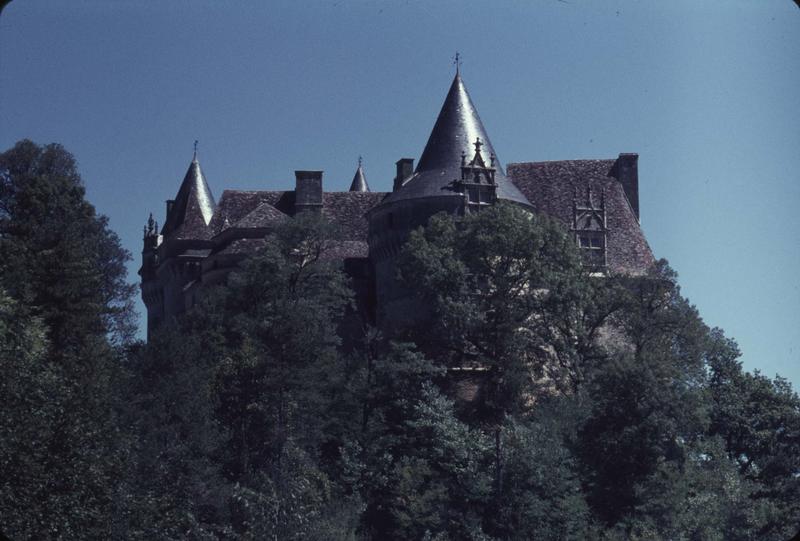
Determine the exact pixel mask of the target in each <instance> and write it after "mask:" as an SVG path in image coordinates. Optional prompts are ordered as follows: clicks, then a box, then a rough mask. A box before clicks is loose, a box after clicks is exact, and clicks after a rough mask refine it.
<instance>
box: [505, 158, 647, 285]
mask: <svg viewBox="0 0 800 541" xmlns="http://www.w3.org/2000/svg"><path fill="white" fill-rule="evenodd" d="M615 163H616V160H566V161H553V162H527V163H510V164H508V176H509V177H510V178H511V179H512V180H513V181H514V183H515V184H516V185H517V187H519V189H520V190H521V191H522V193H524V194H525V196H526V197H527V198H528V200H529V201H530V202H531V204H532V205H533V207H534V209H536V210H537V211H539V212H542V213H544V214H547V215H549V216H551V217H553V218H555V219H557V220H559V221H560V222H563V223H564V224H565V225H567V227H571V226H572V223H573V207H572V205H573V199H574V198H575V190H576V189H577V191H578V202H579V203H582V202H583V201H584V199H585V194H586V190H587V188H589V187H591V189H592V192H593V193H594V194H595V197H596V199H595V201H599V196H600V193H601V192H603V191H604V193H605V202H606V220H607V226H608V241H607V258H608V266H609V268H610V269H611V270H614V271H618V272H626V273H631V274H642V273H644V272H645V271H646V270H647V269H648V268H649V267H650V265H652V263H653V261H654V257H653V253H652V251H651V250H650V246H649V245H648V244H647V240H646V239H645V237H644V233H643V232H642V229H641V227H640V226H639V221H638V220H637V219H636V215H635V213H634V211H633V209H632V208H631V204H630V202H629V201H628V197H627V196H626V195H625V191H624V189H623V187H622V184H621V183H620V182H619V181H618V180H617V179H616V178H614V177H613V176H612V173H613V168H614V164H615Z"/></svg>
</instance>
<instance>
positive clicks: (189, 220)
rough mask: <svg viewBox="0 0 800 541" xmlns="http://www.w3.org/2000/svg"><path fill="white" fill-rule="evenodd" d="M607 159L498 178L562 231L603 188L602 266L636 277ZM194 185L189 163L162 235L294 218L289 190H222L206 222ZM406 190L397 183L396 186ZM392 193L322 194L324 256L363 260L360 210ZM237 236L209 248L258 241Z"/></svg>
mask: <svg viewBox="0 0 800 541" xmlns="http://www.w3.org/2000/svg"><path fill="white" fill-rule="evenodd" d="M487 146H488V139H487ZM426 150H427V149H426ZM459 161H460V156H459ZM615 163H616V160H614V159H610V160H567V161H552V162H526V163H512V164H509V165H508V177H507V181H506V182H507V183H508V184H509V185H511V181H513V185H514V187H515V189H517V190H518V191H519V192H520V195H521V197H522V199H523V200H524V201H525V202H526V204H527V205H531V206H532V207H533V208H534V209H535V210H537V211H539V212H543V213H545V214H547V215H549V216H551V217H553V218H555V219H557V220H559V221H560V222H562V223H563V224H565V226H566V227H568V228H569V227H571V226H572V221H573V210H572V209H573V207H572V205H573V199H574V197H575V191H576V189H577V191H578V194H579V202H582V199H581V198H583V197H584V194H585V193H586V189H587V188H588V187H591V188H592V190H593V192H594V194H595V195H596V197H599V194H600V193H601V192H603V193H604V194H605V201H606V212H607V223H608V242H607V260H608V266H609V268H610V269H611V270H614V271H620V272H627V273H635V274H640V273H643V272H645V271H646V269H647V268H648V267H649V266H650V265H651V264H652V263H653V261H654V257H653V254H652V252H651V250H650V247H649V245H648V244H647V241H646V240H645V237H644V234H643V232H642V230H641V228H640V226H639V222H638V220H637V218H636V215H635V213H634V211H633V209H632V208H631V204H630V202H629V201H628V198H627V196H626V194H625V191H624V188H623V186H622V184H621V183H620V182H619V181H618V180H617V179H616V178H614V176H613V175H614V171H615V169H614V164H615ZM498 173H499V171H498ZM202 186H206V188H207V185H205V179H204V178H203V177H202V172H201V171H200V168H199V164H197V162H196V161H193V162H192V166H190V169H189V171H188V172H187V176H186V178H185V179H184V182H183V184H182V185H181V190H180V191H179V194H178V198H176V203H175V207H174V208H173V212H172V214H171V217H172V219H171V220H168V221H167V223H166V224H165V225H164V228H163V230H162V231H167V236H168V237H169V238H172V239H181V240H191V239H197V240H206V241H208V240H209V239H211V238H212V237H214V236H216V235H218V234H219V233H221V232H222V231H224V230H226V229H229V228H235V229H241V230H248V229H249V230H257V229H264V228H269V227H272V226H274V225H276V224H278V223H280V222H282V221H283V220H285V219H286V218H287V217H289V216H292V215H294V192H293V191H242V190H225V191H224V192H223V193H222V197H221V198H220V200H219V204H218V205H216V207H215V210H214V213H213V216H212V217H211V218H210V219H209V221H208V225H206V223H205V216H207V210H208V207H205V210H204V208H203V207H202V202H203V201H204V199H203V197H202V196H200V194H201V193H203V192H204V190H201V189H200V188H202ZM406 188H407V186H404V187H403V188H401V190H400V191H403V190H405V189H406ZM206 193H207V194H208V196H207V198H206V199H205V201H209V199H208V198H210V191H208V192H206ZM397 193H399V192H394V193H389V194H387V193H385V192H369V191H348V192H326V193H323V195H322V202H323V206H322V214H323V216H325V217H326V218H327V219H328V220H329V221H330V222H331V223H333V224H335V225H336V226H338V227H339V229H340V231H341V233H342V237H341V240H340V241H338V243H337V245H336V247H335V249H334V250H333V252H332V253H335V254H336V257H341V258H347V257H367V256H368V246H367V231H368V222H367V219H366V218H365V214H366V213H367V211H369V210H370V209H371V208H373V207H375V206H377V205H378V204H380V203H381V202H382V201H386V200H389V199H391V197H392V196H393V195H396V194H397ZM178 201H183V203H182V205H183V206H181V207H179V206H178V204H179V203H178ZM211 201H213V199H211ZM181 212H182V213H183V214H182V215H181V214H180V213H181ZM179 218H182V220H179ZM237 236H238V235H236V234H235V235H234V237H233V239H231V242H230V243H225V242H224V241H223V244H222V245H220V246H218V247H216V248H215V250H214V253H226V254H232V253H252V252H253V251H256V250H257V249H258V247H260V246H261V245H262V243H261V241H260V240H259V239H242V238H239V239H237V238H236V237H237ZM198 255H199V254H198Z"/></svg>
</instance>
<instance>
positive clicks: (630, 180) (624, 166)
mask: <svg viewBox="0 0 800 541" xmlns="http://www.w3.org/2000/svg"><path fill="white" fill-rule="evenodd" d="M638 163H639V155H638V154H620V155H619V158H617V163H615V164H614V170H613V171H612V173H613V175H614V176H615V177H616V178H617V180H618V181H619V182H620V184H622V188H623V189H624V190H625V195H626V196H628V202H629V203H630V204H631V208H632V209H633V213H634V214H636V219H637V220H638V219H639V166H638Z"/></svg>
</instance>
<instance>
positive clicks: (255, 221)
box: [233, 201, 289, 229]
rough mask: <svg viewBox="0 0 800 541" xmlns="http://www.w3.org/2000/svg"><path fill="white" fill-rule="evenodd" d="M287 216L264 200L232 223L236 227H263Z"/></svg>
mask: <svg viewBox="0 0 800 541" xmlns="http://www.w3.org/2000/svg"><path fill="white" fill-rule="evenodd" d="M287 218H289V216H287V215H286V214H284V213H283V212H281V211H279V210H278V209H276V208H275V207H274V206H272V204H271V203H269V202H267V201H265V202H263V203H261V204H260V205H258V206H257V207H256V208H255V209H254V210H252V211H251V212H250V213H248V214H247V215H246V216H245V217H244V218H242V219H241V220H239V221H238V222H236V223H235V224H233V227H236V228H238V229H255V228H264V227H269V226H272V225H276V224H279V223H281V222H284V221H285V220H286V219H287Z"/></svg>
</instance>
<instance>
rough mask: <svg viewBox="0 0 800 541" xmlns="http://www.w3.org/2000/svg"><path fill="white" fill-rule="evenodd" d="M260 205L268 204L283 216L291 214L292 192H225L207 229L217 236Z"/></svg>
mask: <svg viewBox="0 0 800 541" xmlns="http://www.w3.org/2000/svg"><path fill="white" fill-rule="evenodd" d="M262 203H268V204H269V205H272V206H273V207H275V208H276V209H277V210H278V211H280V212H282V213H284V214H291V212H292V210H293V209H294V192H284V191H266V190H264V191H260V190H259V191H246V190H225V191H224V192H222V197H220V198H219V205H217V210H216V212H215V213H214V218H212V220H211V224H210V226H209V229H211V231H212V233H213V234H217V233H219V232H221V231H222V230H223V229H226V228H228V227H231V226H232V225H234V224H235V223H237V222H238V221H239V220H241V219H243V218H244V217H245V216H247V215H248V214H250V213H251V212H253V211H254V210H255V209H256V208H258V206H259V205H261V204H262Z"/></svg>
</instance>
